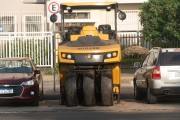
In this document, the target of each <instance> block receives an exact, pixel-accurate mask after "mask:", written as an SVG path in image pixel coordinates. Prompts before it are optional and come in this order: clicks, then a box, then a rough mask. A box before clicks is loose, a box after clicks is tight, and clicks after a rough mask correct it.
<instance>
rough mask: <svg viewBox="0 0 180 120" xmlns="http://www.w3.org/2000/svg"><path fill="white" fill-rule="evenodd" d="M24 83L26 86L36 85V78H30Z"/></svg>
mask: <svg viewBox="0 0 180 120" xmlns="http://www.w3.org/2000/svg"><path fill="white" fill-rule="evenodd" d="M22 85H24V86H32V85H34V80H29V81H26V82H23V83H22Z"/></svg>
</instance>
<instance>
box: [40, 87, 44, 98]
mask: <svg viewBox="0 0 180 120" xmlns="http://www.w3.org/2000/svg"><path fill="white" fill-rule="evenodd" d="M39 100H40V101H43V100H44V89H43V84H42V90H41V93H40V96H39Z"/></svg>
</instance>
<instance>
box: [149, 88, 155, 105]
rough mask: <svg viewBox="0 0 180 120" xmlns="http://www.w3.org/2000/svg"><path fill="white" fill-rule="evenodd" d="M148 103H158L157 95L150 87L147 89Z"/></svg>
mask: <svg viewBox="0 0 180 120" xmlns="http://www.w3.org/2000/svg"><path fill="white" fill-rule="evenodd" d="M147 103H148V104H156V103H157V97H156V96H154V95H153V94H152V93H151V90H150V88H149V87H148V89H147Z"/></svg>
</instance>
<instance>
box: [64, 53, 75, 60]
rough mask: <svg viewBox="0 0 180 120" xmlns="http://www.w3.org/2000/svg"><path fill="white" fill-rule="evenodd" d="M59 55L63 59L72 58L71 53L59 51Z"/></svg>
mask: <svg viewBox="0 0 180 120" xmlns="http://www.w3.org/2000/svg"><path fill="white" fill-rule="evenodd" d="M61 57H62V58H63V59H68V60H72V55H71V54H69V53H61Z"/></svg>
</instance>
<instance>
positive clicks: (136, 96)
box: [134, 83, 143, 100]
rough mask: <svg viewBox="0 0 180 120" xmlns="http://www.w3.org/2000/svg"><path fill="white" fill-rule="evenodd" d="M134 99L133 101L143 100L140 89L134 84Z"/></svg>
mask: <svg viewBox="0 0 180 120" xmlns="http://www.w3.org/2000/svg"><path fill="white" fill-rule="evenodd" d="M134 99H135V100H142V99H143V93H142V91H141V90H140V88H138V87H137V85H136V83H134Z"/></svg>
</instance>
